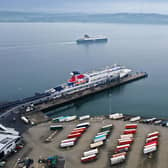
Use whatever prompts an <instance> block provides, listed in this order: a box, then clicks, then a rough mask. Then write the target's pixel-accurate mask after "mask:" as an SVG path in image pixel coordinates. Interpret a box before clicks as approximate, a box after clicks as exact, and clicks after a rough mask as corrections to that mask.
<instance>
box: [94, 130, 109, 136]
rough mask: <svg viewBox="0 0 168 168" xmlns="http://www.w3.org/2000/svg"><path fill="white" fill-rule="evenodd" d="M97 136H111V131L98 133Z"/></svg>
mask: <svg viewBox="0 0 168 168" xmlns="http://www.w3.org/2000/svg"><path fill="white" fill-rule="evenodd" d="M97 135H106V136H109V135H110V131H104V132H98V133H97Z"/></svg>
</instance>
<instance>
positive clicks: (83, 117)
mask: <svg viewBox="0 0 168 168" xmlns="http://www.w3.org/2000/svg"><path fill="white" fill-rule="evenodd" d="M89 118H90V115H85V116H80V117H79V120H80V121H82V120H87V119H89Z"/></svg>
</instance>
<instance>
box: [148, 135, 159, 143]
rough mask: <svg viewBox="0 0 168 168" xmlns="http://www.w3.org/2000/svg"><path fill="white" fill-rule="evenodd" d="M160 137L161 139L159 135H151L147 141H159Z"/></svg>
mask: <svg viewBox="0 0 168 168" xmlns="http://www.w3.org/2000/svg"><path fill="white" fill-rule="evenodd" d="M158 139H159V137H158V136H154V137H150V138H147V139H146V143H148V142H152V141H157V140H158Z"/></svg>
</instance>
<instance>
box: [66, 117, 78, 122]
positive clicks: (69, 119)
mask: <svg viewBox="0 0 168 168" xmlns="http://www.w3.org/2000/svg"><path fill="white" fill-rule="evenodd" d="M76 119H77V116H68V117H67V118H65V121H73V120H76Z"/></svg>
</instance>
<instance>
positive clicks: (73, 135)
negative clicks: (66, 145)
mask: <svg viewBox="0 0 168 168" xmlns="http://www.w3.org/2000/svg"><path fill="white" fill-rule="evenodd" d="M81 135H82V134H81V133H76V134H69V135H68V138H77V137H81Z"/></svg>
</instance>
